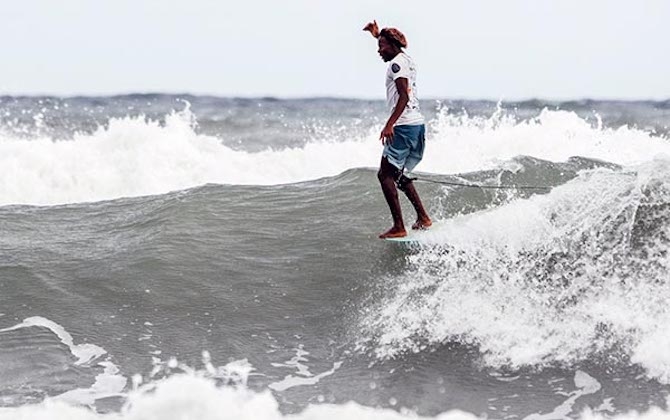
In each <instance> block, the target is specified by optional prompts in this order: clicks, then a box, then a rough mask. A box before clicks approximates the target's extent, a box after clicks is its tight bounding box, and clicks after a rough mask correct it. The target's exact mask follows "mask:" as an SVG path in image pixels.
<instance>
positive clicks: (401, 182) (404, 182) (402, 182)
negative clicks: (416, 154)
mask: <svg viewBox="0 0 670 420" xmlns="http://www.w3.org/2000/svg"><path fill="white" fill-rule="evenodd" d="M412 181H414V180H413V179H412V178H410V177H408V176H405V175H404V174H401V175H400V176H399V177H398V178H396V181H395V183H396V185H397V186H398V189H399V190H400V191H402V192H405V191H407V188H409V186H410V185H412Z"/></svg>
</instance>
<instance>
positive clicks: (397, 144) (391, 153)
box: [382, 124, 426, 172]
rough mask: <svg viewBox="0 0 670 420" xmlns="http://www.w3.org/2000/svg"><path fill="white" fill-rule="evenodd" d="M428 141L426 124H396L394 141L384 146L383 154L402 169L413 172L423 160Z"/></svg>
mask: <svg viewBox="0 0 670 420" xmlns="http://www.w3.org/2000/svg"><path fill="white" fill-rule="evenodd" d="M425 143H426V126H425V125H424V124H421V125H396V126H395V127H393V142H392V143H391V144H386V145H385V146H384V152H383V153H382V156H383V157H385V158H386V159H387V160H388V161H389V162H390V163H391V164H392V165H393V166H395V167H396V168H398V169H400V170H403V169H405V170H407V172H412V169H414V167H415V166H416V165H418V164H419V162H421V159H422V158H423V149H424V147H425Z"/></svg>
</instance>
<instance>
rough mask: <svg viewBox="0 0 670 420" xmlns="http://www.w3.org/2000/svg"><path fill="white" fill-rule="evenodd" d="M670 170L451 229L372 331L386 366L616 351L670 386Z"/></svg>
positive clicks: (430, 237)
mask: <svg viewBox="0 0 670 420" xmlns="http://www.w3.org/2000/svg"><path fill="white" fill-rule="evenodd" d="M669 204H670V161H668V160H664V159H660V160H654V161H651V162H648V163H645V164H643V165H640V166H635V167H628V168H627V169H626V170H625V171H613V170H605V169H599V170H595V171H591V172H586V173H583V174H582V175H581V176H579V177H578V178H576V179H574V180H573V181H571V182H569V183H567V184H566V185H563V186H561V187H558V188H555V189H554V190H553V191H552V192H551V193H549V194H546V195H541V196H535V197H532V198H531V199H528V200H519V201H515V202H513V203H510V204H508V205H505V206H502V207H499V208H496V209H492V210H488V211H483V212H479V213H475V214H470V215H467V216H460V217H455V218H452V219H450V220H446V221H444V222H443V223H441V224H440V226H439V227H438V228H437V229H435V230H433V231H432V232H429V234H427V235H425V241H426V246H425V248H424V249H422V250H421V251H420V252H418V253H416V254H414V255H412V256H410V257H409V260H408V261H409V263H410V266H409V268H408V270H407V271H406V272H404V273H402V274H400V275H398V276H397V277H396V278H393V279H385V280H384V281H386V282H387V283H388V284H392V282H394V281H395V284H396V285H397V286H396V287H395V290H394V292H393V293H391V294H390V295H389V297H388V298H386V299H384V300H382V301H381V302H379V305H378V308H377V310H375V311H371V312H370V313H369V315H366V316H365V317H364V319H363V321H362V326H363V328H364V331H365V334H364V337H362V340H361V345H362V347H363V348H368V347H366V346H368V345H370V342H371V341H372V350H373V351H374V352H375V353H376V354H377V355H378V356H379V357H382V358H386V357H394V356H396V355H398V354H400V353H403V352H407V351H422V350H423V349H425V348H426V346H428V345H431V344H438V345H439V343H443V342H446V341H458V342H461V343H464V344H473V345H476V346H478V347H479V349H480V351H481V353H482V354H483V357H484V361H485V362H486V363H488V364H489V365H491V366H495V367H498V366H503V365H506V366H512V367H514V368H518V367H520V366H545V365H554V364H567V365H571V364H573V363H576V362H579V361H582V360H586V359H590V358H592V357H594V356H595V355H597V354H599V353H602V352H604V351H611V350H612V349H616V350H617V351H618V352H620V354H623V355H624V356H625V357H629V358H630V360H632V362H633V363H636V364H638V365H640V366H642V367H643V368H644V369H645V370H646V371H647V375H648V376H649V377H652V378H656V379H659V380H660V381H663V382H665V383H668V382H669V380H670V359H669V356H668V351H667V349H668V343H669V342H670V329H669V328H668V325H670V312H668V311H667V302H668V301H669V300H670V288H669V287H668V282H667V279H668V275H669V274H670V259H669V258H668V255H670V252H669V251H670V249H669V248H670V244H669V243H668V240H667V237H668V236H667V233H668V226H667V220H668V218H669V217H670V212H669V210H668V206H669Z"/></svg>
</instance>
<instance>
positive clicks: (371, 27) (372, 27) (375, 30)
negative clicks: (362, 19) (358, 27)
mask: <svg viewBox="0 0 670 420" xmlns="http://www.w3.org/2000/svg"><path fill="white" fill-rule="evenodd" d="M363 30H364V31H370V34H371V35H372V36H373V37H375V38H379V26H377V21H376V20H373V21H372V22H370V23H368V24H367V25H365V28H363Z"/></svg>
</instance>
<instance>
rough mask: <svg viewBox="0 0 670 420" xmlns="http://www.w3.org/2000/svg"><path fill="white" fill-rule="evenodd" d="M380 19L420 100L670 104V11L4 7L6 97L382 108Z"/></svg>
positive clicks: (521, 0) (368, 0) (621, 7)
mask: <svg viewBox="0 0 670 420" xmlns="http://www.w3.org/2000/svg"><path fill="white" fill-rule="evenodd" d="M371 19H377V21H378V23H379V24H380V26H395V27H397V28H399V29H400V30H401V31H403V32H404V33H405V35H406V37H407V39H408V41H409V48H408V49H407V53H408V54H410V55H411V56H412V57H413V58H414V60H415V61H416V63H417V66H418V71H419V73H418V88H419V89H418V90H419V94H420V97H423V98H489V99H508V100H509V99H521V98H535V97H538V98H547V99H565V98H586V97H590V98H621V99H648V98H651V99H667V98H670V54H669V52H670V47H668V42H669V41H670V1H669V0H630V1H621V0H430V1H422V0H414V1H407V0H405V1H396V0H329V1H321V0H283V1H279V0H188V1H185V0H184V1H172V0H162V1H153V0H151V1H150V0H60V1H54V0H19V1H2V3H1V5H0V37H1V38H0V39H2V50H1V51H2V61H1V64H0V94H41V93H47V94H57V95H73V94H114V93H129V92H167V93H184V92H189V93H196V94H198V93H199V94H214V95H223V96H279V97H306V96H337V97H361V98H382V97H383V95H384V92H385V91H384V73H385V70H386V68H385V65H384V63H383V62H382V61H381V59H380V58H379V56H378V55H377V52H376V51H377V47H376V42H375V40H374V39H373V38H372V37H370V36H369V35H368V34H367V33H363V32H362V31H361V29H362V27H363V26H364V24H365V23H366V22H367V21H369V20H371Z"/></svg>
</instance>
